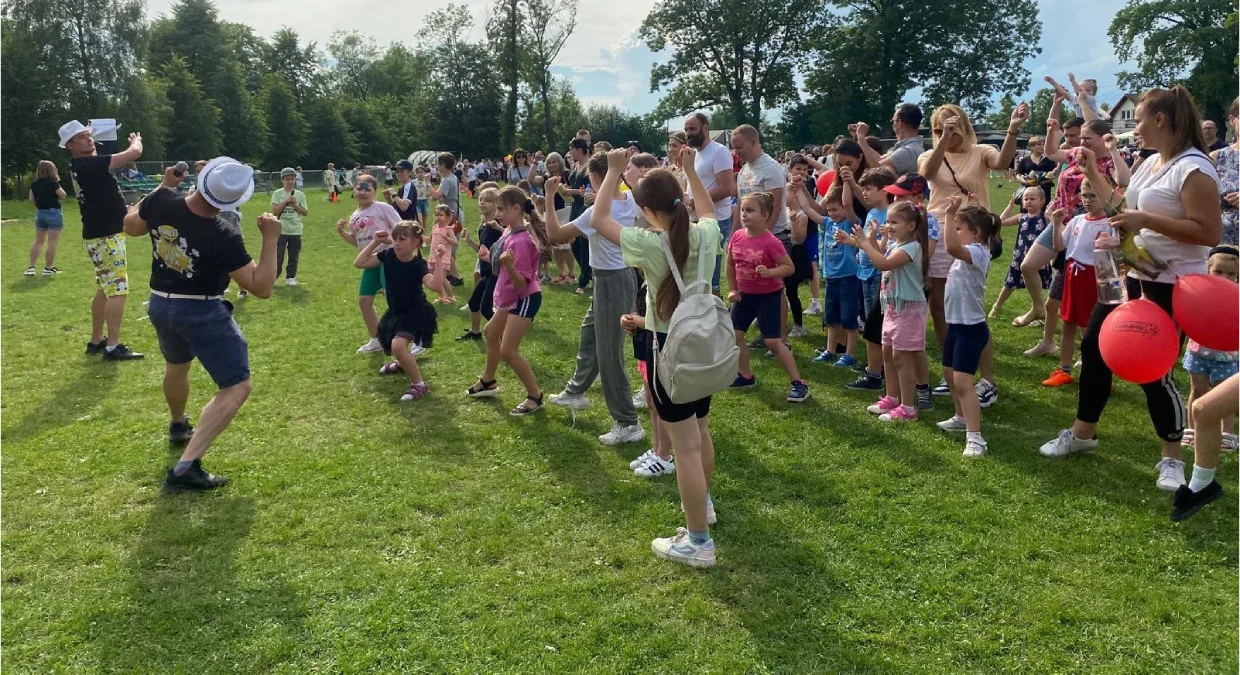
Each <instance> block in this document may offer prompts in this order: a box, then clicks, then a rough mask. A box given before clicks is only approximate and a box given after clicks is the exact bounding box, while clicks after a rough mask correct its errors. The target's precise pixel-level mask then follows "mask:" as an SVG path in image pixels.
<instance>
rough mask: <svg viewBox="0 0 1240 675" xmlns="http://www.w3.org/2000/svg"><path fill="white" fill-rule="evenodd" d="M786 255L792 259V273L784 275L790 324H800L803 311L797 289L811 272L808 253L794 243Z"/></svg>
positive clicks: (803, 247)
mask: <svg viewBox="0 0 1240 675" xmlns="http://www.w3.org/2000/svg"><path fill="white" fill-rule="evenodd" d="M788 257H789V258H791V259H792V267H793V271H792V274H790V275H788V276H786V277H784V294H786V295H787V296H788V309H790V310H792V324H793V325H794V326H800V325H802V324H803V321H804V319H803V316H802V315H803V314H804V311H803V310H802V308H801V294H800V293H798V291H799V290H800V288H801V283H802V282H804V281H805V280H807V279H809V276H810V275H811V274H813V271H812V268H811V267H810V261H809V253H808V252H807V251H806V250H805V246H803V245H802V244H794V245H793V246H792V247H791V249H790V250H789V251H788Z"/></svg>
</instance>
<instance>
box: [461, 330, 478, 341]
mask: <svg viewBox="0 0 1240 675" xmlns="http://www.w3.org/2000/svg"><path fill="white" fill-rule="evenodd" d="M481 339H482V333H475V332H473V331H472V330H467V331H465V332H464V333H461V334H460V335H458V336H457V338H456V341H457V342H466V341H471V340H481Z"/></svg>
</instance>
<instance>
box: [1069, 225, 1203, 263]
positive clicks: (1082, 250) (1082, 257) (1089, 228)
mask: <svg viewBox="0 0 1240 675" xmlns="http://www.w3.org/2000/svg"><path fill="white" fill-rule="evenodd" d="M1104 234H1105V235H1107V236H1110V235H1111V234H1113V232H1112V230H1111V221H1110V220H1108V219H1107V218H1106V216H1103V217H1102V218H1099V219H1098V220H1090V219H1089V215H1088V214H1084V213H1082V214H1081V215H1079V216H1077V217H1075V218H1073V219H1072V220H1069V221H1068V226H1067V227H1065V228H1064V229H1063V250H1064V251H1065V253H1064V255H1066V256H1067V258H1068V260H1075V261H1076V262H1078V263H1080V264H1082V265H1089V266H1090V267H1093V266H1094V240H1095V239H1097V238H1098V237H1100V236H1102V235H1104ZM1202 260H1203V265H1204V258H1203V259H1202Z"/></svg>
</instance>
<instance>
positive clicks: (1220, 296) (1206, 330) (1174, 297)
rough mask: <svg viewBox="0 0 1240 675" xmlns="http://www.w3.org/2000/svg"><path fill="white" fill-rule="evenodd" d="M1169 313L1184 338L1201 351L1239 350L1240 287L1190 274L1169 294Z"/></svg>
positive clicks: (1211, 277) (1221, 278)
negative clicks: (1188, 339) (1198, 346)
mask: <svg viewBox="0 0 1240 675" xmlns="http://www.w3.org/2000/svg"><path fill="white" fill-rule="evenodd" d="M1171 310H1172V311H1173V312H1175V322H1176V323H1178V324H1179V325H1180V328H1181V329H1182V330H1183V331H1184V334H1185V335H1187V336H1189V337H1190V338H1192V339H1194V340H1196V341H1197V342H1198V343H1200V344H1201V346H1202V347H1208V348H1209V349H1217V350H1219V351H1224V352H1234V351H1237V350H1240V285H1237V284H1236V283H1235V282H1233V281H1231V280H1229V279H1227V278H1226V277H1219V276H1212V275H1209V274H1190V275H1188V276H1186V277H1180V280H1179V281H1177V282H1175V289H1174V290H1172V291H1171Z"/></svg>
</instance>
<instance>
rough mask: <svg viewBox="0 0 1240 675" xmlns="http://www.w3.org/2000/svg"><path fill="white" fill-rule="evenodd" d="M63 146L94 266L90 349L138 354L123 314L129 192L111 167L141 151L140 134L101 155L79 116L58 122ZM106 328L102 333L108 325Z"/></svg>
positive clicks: (120, 357)
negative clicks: (126, 338) (127, 339)
mask: <svg viewBox="0 0 1240 675" xmlns="http://www.w3.org/2000/svg"><path fill="white" fill-rule="evenodd" d="M60 147H62V148H65V149H67V150H68V151H69V154H70V156H72V158H73V160H72V163H71V166H72V169H73V182H74V184H76V185H77V200H78V205H79V206H80V207H81V211H82V239H83V240H84V241H85V244H86V253H87V255H89V256H90V260H91V262H92V263H93V264H94V266H95V285H96V287H97V290H96V291H95V299H94V300H93V301H92V302H91V304H90V319H91V321H90V342H87V343H86V354H87V355H88V356H93V355H95V354H99V353H101V352H102V353H103V359H104V360H105V361H128V360H131V359H140V358H142V356H143V355H142V354H139V353H137V352H135V351H133V350H132V349H130V348H129V347H128V346H127V345H125V344H124V343H123V342H121V319H122V318H123V317H124V316H125V298H126V297H127V296H128V295H129V273H128V269H127V266H126V254H125V236H124V234H123V233H122V230H123V229H124V225H123V223H124V220H125V198H124V197H123V196H121V188H120V186H119V185H117V183H116V177H115V176H113V175H112V169H119V168H120V167H122V166H125V165H126V164H128V163H130V162H132V161H134V160H136V159H137V158H139V157H141V156H142V135H141V134H129V147H128V148H127V149H126V150H125V151H124V152H118V153H116V154H114V155H100V154H98V151H97V150H96V149H95V139H94V136H93V130H92V129H91V128H90V127H88V126H85V125H84V124H82V123H81V122H79V121H77V120H73V121H72V122H68V123H67V124H65V125H64V126H62V127H60ZM105 324H106V326H107V329H108V332H107V339H106V340H105V339H104V332H103V329H104V325H105Z"/></svg>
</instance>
